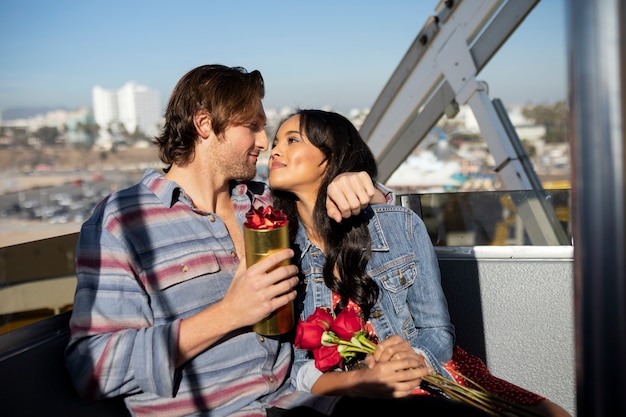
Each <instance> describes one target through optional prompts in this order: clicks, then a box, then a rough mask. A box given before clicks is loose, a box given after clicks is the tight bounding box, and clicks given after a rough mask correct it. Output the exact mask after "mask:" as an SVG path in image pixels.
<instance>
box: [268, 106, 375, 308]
mask: <svg viewBox="0 0 626 417" xmlns="http://www.w3.org/2000/svg"><path fill="white" fill-rule="evenodd" d="M294 115H299V116H300V132H301V134H303V135H305V136H306V137H307V138H308V140H309V141H310V142H311V143H312V144H313V145H314V146H315V147H317V148H318V149H320V150H321V151H322V153H323V154H324V156H325V158H324V160H325V161H327V162H328V164H327V168H326V171H325V173H324V177H323V178H322V182H321V185H320V191H319V193H318V195H317V201H316V202H315V209H314V212H313V221H314V222H315V225H316V227H317V229H318V231H319V236H320V238H322V239H323V241H324V243H325V246H326V248H325V249H326V263H325V265H324V269H323V275H324V282H325V283H326V285H327V286H328V287H329V288H330V289H331V290H333V291H334V292H336V293H337V294H339V295H340V296H341V301H340V302H339V304H338V305H337V310H336V311H340V310H341V309H343V308H344V307H345V306H347V304H348V300H349V299H351V300H352V301H354V302H355V303H356V304H358V305H359V307H361V310H362V311H363V316H364V318H365V319H367V318H368V317H369V314H370V311H371V309H372V307H373V306H374V303H375V302H376V300H377V299H378V292H379V289H378V285H376V282H374V280H373V279H372V278H371V277H370V276H369V275H367V273H366V266H367V263H368V261H369V258H370V255H371V240H370V234H369V230H368V228H367V222H366V219H365V218H364V217H363V216H362V215H359V216H352V217H351V218H349V219H344V220H343V221H342V222H341V223H337V222H335V221H334V220H332V219H331V218H330V217H329V216H328V214H327V211H326V195H327V188H328V185H329V184H330V183H331V182H332V180H333V179H334V178H335V177H336V176H337V175H339V174H342V173H344V172H359V171H365V172H367V173H368V174H369V175H370V177H371V178H372V180H375V179H376V177H377V175H378V168H377V166H376V160H375V159H374V155H373V154H372V152H371V151H370V149H369V148H368V146H367V144H366V143H365V141H363V139H362V138H361V136H360V135H359V132H358V131H357V129H356V128H355V127H354V125H353V124H352V122H350V120H348V119H346V118H345V117H344V116H342V115H340V114H338V113H334V112H326V111H322V110H299V111H297V112H296V113H294ZM292 116H293V115H292ZM290 117H291V116H290ZM274 205H275V207H276V208H278V209H281V210H283V212H284V213H285V214H286V215H287V216H288V218H289V220H290V233H291V237H292V239H293V238H294V236H295V233H296V231H297V229H298V222H297V221H296V219H297V218H298V213H297V210H296V202H295V196H294V195H293V194H291V193H289V192H284V191H279V190H274ZM335 266H336V267H337V271H338V273H339V276H340V277H341V279H336V278H335V275H334V269H335Z"/></svg>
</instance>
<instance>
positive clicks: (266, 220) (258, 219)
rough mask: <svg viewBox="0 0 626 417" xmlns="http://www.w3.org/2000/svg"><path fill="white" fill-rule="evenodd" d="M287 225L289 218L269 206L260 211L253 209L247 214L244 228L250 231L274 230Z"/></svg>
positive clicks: (259, 209)
mask: <svg viewBox="0 0 626 417" xmlns="http://www.w3.org/2000/svg"><path fill="white" fill-rule="evenodd" d="M286 224H287V216H286V215H285V214H284V213H283V211H282V210H275V209H274V208H272V206H267V207H261V208H258V209H256V208H251V209H250V211H248V212H247V213H246V222H245V223H244V226H245V227H247V228H249V229H273V228H275V227H281V226H285V225H286Z"/></svg>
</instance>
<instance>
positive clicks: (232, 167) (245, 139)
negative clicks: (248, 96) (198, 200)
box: [215, 101, 268, 180]
mask: <svg viewBox="0 0 626 417" xmlns="http://www.w3.org/2000/svg"><path fill="white" fill-rule="evenodd" d="M265 123H266V117H265V110H264V109H263V105H262V104H261V102H260V101H259V110H258V112H257V113H256V114H255V115H254V116H253V117H252V118H251V119H250V120H245V121H243V122H242V123H241V124H237V125H230V126H228V127H227V128H226V130H225V131H224V135H223V138H222V140H221V141H220V142H221V143H220V145H219V147H218V148H217V149H216V150H215V151H216V152H217V153H219V160H220V161H221V163H220V166H221V168H222V173H223V174H224V176H225V178H226V179H229V180H230V179H240V180H251V179H253V178H254V176H255V175H256V163H257V160H258V159H259V154H260V153H261V152H263V151H265V150H267V147H268V139H267V133H266V132H265Z"/></svg>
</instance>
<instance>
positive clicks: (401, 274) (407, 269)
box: [380, 261, 417, 293]
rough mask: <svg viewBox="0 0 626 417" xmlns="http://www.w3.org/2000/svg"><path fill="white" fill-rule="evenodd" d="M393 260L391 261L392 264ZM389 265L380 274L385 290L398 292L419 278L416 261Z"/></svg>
mask: <svg viewBox="0 0 626 417" xmlns="http://www.w3.org/2000/svg"><path fill="white" fill-rule="evenodd" d="M391 263H392V262H390V264H391ZM393 264H394V265H389V264H387V265H389V266H388V267H387V268H386V270H385V271H384V272H383V273H381V275H380V283H381V285H382V286H383V287H384V288H385V290H387V291H390V292H392V293H398V292H400V291H404V290H406V289H407V288H409V287H410V286H411V285H413V283H414V282H415V280H416V278H417V268H416V265H415V262H414V261H411V262H408V263H407V262H402V263H397V262H393Z"/></svg>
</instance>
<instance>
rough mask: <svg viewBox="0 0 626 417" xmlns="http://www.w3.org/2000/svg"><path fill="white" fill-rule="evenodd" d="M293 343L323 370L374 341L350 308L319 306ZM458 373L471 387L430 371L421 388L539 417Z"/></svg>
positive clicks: (493, 410) (369, 349) (367, 349)
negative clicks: (337, 310)
mask: <svg viewBox="0 0 626 417" xmlns="http://www.w3.org/2000/svg"><path fill="white" fill-rule="evenodd" d="M294 344H295V347H296V348H298V349H304V350H309V351H311V352H312V353H313V358H314V359H315V367H316V368H317V369H319V370H320V371H322V372H326V371H329V370H332V369H334V368H341V369H344V365H345V364H346V363H349V362H350V361H351V360H353V359H354V358H355V357H356V356H357V355H359V354H363V353H364V354H368V353H374V351H375V350H376V344H375V343H373V342H372V341H371V340H370V339H369V338H368V337H367V330H366V328H365V323H364V321H363V319H362V318H361V317H360V316H359V315H358V313H357V312H355V311H354V310H352V309H344V310H342V311H341V312H340V313H339V314H337V317H335V316H333V314H332V313H331V312H330V311H328V310H327V309H323V308H319V307H318V308H317V309H316V310H315V312H314V313H313V314H311V315H310V316H309V317H308V318H307V319H306V320H305V321H303V320H300V321H299V323H298V326H297V327H296V339H295V342H294ZM457 375H458V376H459V377H461V378H463V379H464V380H466V381H467V382H468V385H471V386H464V385H461V384H459V383H457V382H455V381H453V380H450V379H448V378H446V377H445V376H443V375H440V374H431V375H426V376H424V377H422V384H421V385H420V388H422V389H423V390H424V391H426V392H428V393H430V394H431V395H440V396H443V397H446V398H449V399H452V400H456V401H461V402H464V403H466V404H469V405H472V406H474V407H478V408H480V409H482V410H483V411H486V412H487V413H490V414H493V415H495V416H500V415H502V413H505V412H506V413H512V414H514V415H517V416H520V417H533V416H534V417H542V415H541V414H537V413H535V412H533V411H531V410H528V409H527V408H525V407H523V406H520V405H518V404H515V403H512V402H510V401H507V400H505V399H503V398H500V397H498V396H497V395H494V394H492V393H490V392H488V391H487V390H485V389H484V388H482V387H481V386H480V385H478V384H477V383H475V382H474V381H472V380H470V379H469V378H467V377H465V376H463V375H461V374H458V373H457Z"/></svg>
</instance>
